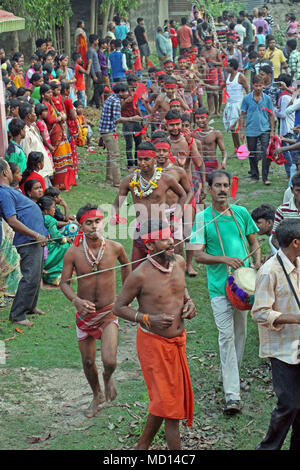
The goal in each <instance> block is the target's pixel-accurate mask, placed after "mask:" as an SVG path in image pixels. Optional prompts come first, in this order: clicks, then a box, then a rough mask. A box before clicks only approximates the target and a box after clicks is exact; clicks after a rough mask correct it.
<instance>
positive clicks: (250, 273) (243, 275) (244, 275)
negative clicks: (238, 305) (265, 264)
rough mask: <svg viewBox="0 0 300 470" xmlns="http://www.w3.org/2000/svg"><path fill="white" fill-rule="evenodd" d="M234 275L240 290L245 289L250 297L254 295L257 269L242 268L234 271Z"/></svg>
mask: <svg viewBox="0 0 300 470" xmlns="http://www.w3.org/2000/svg"><path fill="white" fill-rule="evenodd" d="M233 275H234V282H235V284H236V285H237V286H238V287H239V288H240V289H243V291H245V292H247V294H248V295H254V292H255V281H256V275H257V271H256V269H254V268H244V267H241V268H238V269H237V270H236V271H234V273H233Z"/></svg>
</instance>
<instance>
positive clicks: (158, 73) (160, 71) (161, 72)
mask: <svg viewBox="0 0 300 470" xmlns="http://www.w3.org/2000/svg"><path fill="white" fill-rule="evenodd" d="M155 75H157V76H159V75H165V72H164V71H163V70H158V71H157V72H155Z"/></svg>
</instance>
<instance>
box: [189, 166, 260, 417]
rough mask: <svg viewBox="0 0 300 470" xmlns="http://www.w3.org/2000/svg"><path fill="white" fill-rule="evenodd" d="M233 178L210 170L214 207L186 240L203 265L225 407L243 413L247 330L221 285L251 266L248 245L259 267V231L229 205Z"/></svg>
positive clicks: (243, 317) (200, 216)
mask: <svg viewBox="0 0 300 470" xmlns="http://www.w3.org/2000/svg"><path fill="white" fill-rule="evenodd" d="M230 189H231V175H230V174H229V173H228V172H227V171H225V170H214V171H212V172H211V173H210V174H209V176H208V191H209V193H210V195H211V198H212V205H211V206H210V207H207V208H206V209H205V210H204V211H202V212H198V214H197V215H196V218H195V222H194V227H193V231H192V235H191V240H190V249H194V250H196V251H195V255H194V256H195V260H196V261H197V262H198V263H202V264H206V265H207V267H206V270H207V280H208V291H209V297H210V299H211V306H212V310H213V314H214V317H215V322H216V325H217V328H218V331H219V348H220V360H221V371H222V381H223V387H224V392H225V400H226V407H225V409H224V412H225V413H226V414H228V415H233V414H235V413H238V412H239V411H241V403H240V400H241V398H240V375H239V370H240V366H241V362H242V357H243V352H244V346H245V342H246V332H247V311H241V310H238V309H237V308H235V307H234V306H233V305H232V304H231V303H230V302H229V300H228V298H227V296H226V292H225V285H226V282H227V278H228V276H229V274H230V271H232V270H235V269H238V268H240V267H242V266H249V265H250V261H249V257H248V249H247V244H249V247H250V253H252V252H253V257H254V262H255V268H256V269H258V268H259V267H260V264H261V252H260V248H259V244H258V241H257V239H256V235H255V233H256V232H258V228H257V227H256V225H255V223H254V221H253V220H252V218H251V216H250V214H249V212H248V211H247V209H246V208H244V207H242V206H237V205H232V204H229V201H228V199H229V196H230Z"/></svg>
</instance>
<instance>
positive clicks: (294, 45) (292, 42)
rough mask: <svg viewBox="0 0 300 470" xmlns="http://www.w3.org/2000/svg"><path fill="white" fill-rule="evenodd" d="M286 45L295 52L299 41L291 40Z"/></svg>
mask: <svg viewBox="0 0 300 470" xmlns="http://www.w3.org/2000/svg"><path fill="white" fill-rule="evenodd" d="M286 45H287V46H288V47H289V48H290V49H292V51H294V50H295V49H296V48H297V39H289V40H288V41H287V43H286Z"/></svg>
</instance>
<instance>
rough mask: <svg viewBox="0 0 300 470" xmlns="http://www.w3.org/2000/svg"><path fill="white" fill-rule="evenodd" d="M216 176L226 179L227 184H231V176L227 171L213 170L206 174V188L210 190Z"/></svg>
mask: <svg viewBox="0 0 300 470" xmlns="http://www.w3.org/2000/svg"><path fill="white" fill-rule="evenodd" d="M218 176H226V177H227V178H228V181H229V184H231V175H230V173H228V171H225V170H213V171H212V172H211V173H209V174H208V178H207V183H208V186H209V187H210V188H211V187H212V185H213V182H214V179H215V178H217V177H218Z"/></svg>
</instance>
